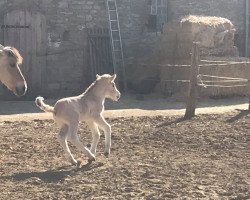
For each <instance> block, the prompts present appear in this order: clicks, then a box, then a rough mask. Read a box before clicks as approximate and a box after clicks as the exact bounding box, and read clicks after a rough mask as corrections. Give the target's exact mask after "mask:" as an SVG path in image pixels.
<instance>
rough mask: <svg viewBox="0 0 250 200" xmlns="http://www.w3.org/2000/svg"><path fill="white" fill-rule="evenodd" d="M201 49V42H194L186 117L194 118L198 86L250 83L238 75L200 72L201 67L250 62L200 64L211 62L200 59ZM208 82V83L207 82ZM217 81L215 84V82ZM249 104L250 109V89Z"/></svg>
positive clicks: (244, 85)
mask: <svg viewBox="0 0 250 200" xmlns="http://www.w3.org/2000/svg"><path fill="white" fill-rule="evenodd" d="M199 55H200V49H199V44H198V43H194V44H193V48H192V57H191V73H190V83H189V92H188V100H187V107H186V113H185V118H188V119H190V118H192V117H193V116H195V108H196V100H197V87H198V86H202V87H204V88H208V87H215V88H236V87H246V86H249V85H250V80H249V79H245V78H236V77H224V76H213V75H209V74H199V70H200V68H201V67H210V66H216V67H218V66H228V65H231V66H232V65H238V64H250V62H221V61H213V62H216V64H205V65H204V64H202V65H201V64H199V63H200V62H210V61H207V60H200V56H199ZM202 78H203V79H204V78H212V79H217V80H203V79H202ZM243 82H244V83H245V84H239V83H243ZM206 83H208V84H206ZM213 83H215V84H213ZM218 83H231V85H220V84H218ZM248 95H249V106H248V110H249V111H250V91H249V94H248Z"/></svg>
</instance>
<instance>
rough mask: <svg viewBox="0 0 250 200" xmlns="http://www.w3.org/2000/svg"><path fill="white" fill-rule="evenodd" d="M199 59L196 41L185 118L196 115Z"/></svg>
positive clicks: (193, 49)
mask: <svg viewBox="0 0 250 200" xmlns="http://www.w3.org/2000/svg"><path fill="white" fill-rule="evenodd" d="M199 59H200V49H199V43H197V42H194V43H193V48H192V56H191V69H190V70H191V71H190V83H189V90H188V99H187V108H186V113H185V116H184V118H185V119H190V118H192V117H194V116H195V108H196V101H197V99H196V98H197V75H198V67H199Z"/></svg>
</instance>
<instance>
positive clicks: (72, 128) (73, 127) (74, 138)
mask: <svg viewBox="0 0 250 200" xmlns="http://www.w3.org/2000/svg"><path fill="white" fill-rule="evenodd" d="M78 124H79V122H78V121H76V122H71V123H70V124H69V139H70V141H71V142H72V143H73V144H74V145H75V146H76V147H77V148H78V149H79V150H80V151H82V152H83V153H84V154H85V155H86V156H87V157H88V158H89V161H90V162H91V161H95V155H94V154H92V153H91V152H90V150H89V149H88V148H86V147H84V146H83V144H82V143H81V141H80V140H79V137H78V135H77V130H78Z"/></svg>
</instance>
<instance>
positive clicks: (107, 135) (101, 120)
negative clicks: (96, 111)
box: [95, 115, 111, 156]
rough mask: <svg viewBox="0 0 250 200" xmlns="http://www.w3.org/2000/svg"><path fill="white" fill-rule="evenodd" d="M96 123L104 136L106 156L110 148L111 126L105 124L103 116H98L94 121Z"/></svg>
mask: <svg viewBox="0 0 250 200" xmlns="http://www.w3.org/2000/svg"><path fill="white" fill-rule="evenodd" d="M95 120H96V123H97V124H98V126H100V128H101V129H102V130H103V131H104V134H105V150H104V155H105V156H108V155H109V154H110V148H111V126H110V125H109V124H108V122H106V120H105V119H104V118H103V116H101V115H100V116H99V117H97V118H96V119H95Z"/></svg>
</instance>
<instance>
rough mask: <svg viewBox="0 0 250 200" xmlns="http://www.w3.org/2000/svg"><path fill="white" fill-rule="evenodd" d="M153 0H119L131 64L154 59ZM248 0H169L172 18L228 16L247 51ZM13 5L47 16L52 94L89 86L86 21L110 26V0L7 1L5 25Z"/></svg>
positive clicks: (2, 8)
mask: <svg viewBox="0 0 250 200" xmlns="http://www.w3.org/2000/svg"><path fill="white" fill-rule="evenodd" d="M166 1H167V0H166ZM148 3H149V1H148V0H117V5H118V11H119V18H120V26H121V37H122V42H123V48H124V55H125V63H126V64H130V63H135V62H144V63H146V62H147V61H148V60H151V61H152V60H154V59H155V58H154V56H153V55H154V53H155V52H156V50H157V47H158V46H159V43H160V34H161V33H160V32H157V31H154V30H151V29H150V28H149V27H148V22H149V11H148ZM244 3H245V1H243V0H220V1H214V0H199V1H197V0H168V21H178V20H179V19H181V18H182V17H183V16H185V15H188V14H194V15H215V16H221V17H225V18H228V19H230V20H231V21H232V22H233V24H234V25H235V27H236V29H237V32H236V38H238V39H236V41H235V42H236V44H237V46H238V47H240V48H239V50H240V52H241V54H242V53H243V49H244V28H245V26H244V23H245V21H244V12H245V6H244ZM11 9H30V10H36V11H38V12H41V13H42V14H43V15H44V16H45V17H46V32H47V41H46V43H47V44H46V46H47V48H46V54H44V59H46V68H47V74H46V75H47V77H46V79H47V92H48V95H56V94H61V93H62V94H63V93H67V94H71V93H72V94H77V93H79V91H81V90H83V89H84V88H86V86H87V84H88V83H89V82H90V76H91V75H90V69H89V66H88V61H87V59H85V58H86V57H88V52H87V35H86V32H85V30H86V26H87V27H88V28H91V27H95V26H97V27H108V16H107V11H106V0H39V1H30V0H2V1H0V24H3V17H2V16H3V14H4V13H5V12H6V11H8V10H11ZM2 41H3V34H2V31H0V43H1V42H2ZM154 62H157V60H154ZM65 91H66V92H65Z"/></svg>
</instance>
